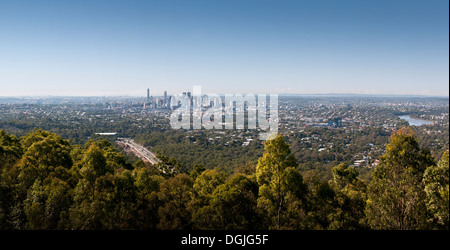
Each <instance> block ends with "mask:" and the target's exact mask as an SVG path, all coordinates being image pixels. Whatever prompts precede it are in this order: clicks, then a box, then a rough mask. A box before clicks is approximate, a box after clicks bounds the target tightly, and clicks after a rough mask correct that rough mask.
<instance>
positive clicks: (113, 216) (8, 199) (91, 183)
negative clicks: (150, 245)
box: [0, 129, 449, 230]
mask: <svg viewBox="0 0 450 250" xmlns="http://www.w3.org/2000/svg"><path fill="white" fill-rule="evenodd" d="M178 139H179V140H185V139H186V138H185V137H180V138H178ZM291 139H292V138H291ZM189 140H190V139H189ZM197 143H199V144H201V143H208V142H204V141H201V140H199V141H197ZM236 147H237V146H236ZM239 147H240V145H239ZM253 147H255V148H257V145H256V144H254V145H253ZM291 149H292V146H290V145H289V144H288V143H287V142H286V139H285V138H283V137H282V136H281V135H279V136H277V137H276V138H275V139H273V140H270V141H266V143H265V152H264V153H262V154H261V155H262V156H261V157H260V158H259V160H258V163H257V164H256V163H254V164H253V163H251V161H246V162H245V163H243V164H241V165H240V166H239V167H238V168H236V169H235V171H231V172H234V174H230V171H228V170H227V169H226V168H223V167H222V166H223V165H221V166H218V167H216V168H211V167H210V166H205V165H202V164H192V166H193V167H192V170H191V171H190V172H189V175H188V174H187V173H188V170H189V169H191V168H190V167H189V168H188V167H186V166H185V165H184V164H182V163H180V162H178V161H177V160H175V158H172V157H169V156H165V155H162V154H160V155H159V158H160V160H161V164H157V165H152V164H150V163H146V162H143V161H141V160H138V161H136V162H134V163H133V164H132V162H128V161H127V158H126V157H125V156H124V155H123V154H122V153H120V152H118V151H117V149H116V148H115V147H114V145H113V144H111V143H110V142H109V141H106V140H99V141H94V140H90V141H88V142H87V143H86V144H85V145H83V146H79V145H75V146H74V145H71V143H69V142H68V141H67V140H64V139H62V138H61V137H60V136H58V135H56V134H53V133H50V132H47V131H43V130H35V131H33V132H32V133H30V134H28V135H26V136H24V137H22V138H21V139H20V140H19V139H17V138H16V137H14V136H10V135H8V134H6V133H5V132H4V131H0V170H1V171H0V229H33V230H35V229H42V230H48V229H83V230H84V229H112V230H125V229H151V230H155V229H163V230H166V229H169V230H178V229H202V230H203V229H208V230H209V229H223V230H248V229H251V230H254V229H256V230H260V229H263V230H264V229H326V230H358V229H368V228H371V229H430V228H431V229H448V226H449V216H448V209H449V206H448V204H449V200H448V197H449V194H448V192H449V191H448V190H449V181H448V176H449V174H448V151H447V152H446V153H444V154H443V156H442V158H441V160H440V161H439V163H438V164H435V163H434V162H433V160H432V157H431V156H430V152H429V151H427V150H423V149H422V148H421V147H420V144H419V143H418V141H417V137H415V136H414V134H413V133H412V131H411V130H408V129H402V130H400V131H397V132H395V133H394V134H393V135H392V136H391V139H390V141H389V144H388V145H387V146H386V152H385V153H384V155H383V156H382V158H381V162H380V165H379V166H378V167H377V168H376V169H375V171H374V172H373V176H372V181H370V182H369V184H368V185H366V182H365V181H364V180H362V178H361V177H360V175H359V171H358V170H357V169H356V168H354V167H349V164H347V162H343V163H342V164H336V165H334V166H331V167H329V166H327V167H326V168H324V169H328V170H327V171H328V172H327V174H323V170H324V169H313V170H305V169H304V172H303V173H302V174H301V173H300V171H299V169H298V164H297V160H296V158H295V157H294V155H293V154H292V151H291ZM230 157H232V156H230ZM234 163H235V162H234ZM234 163H231V164H234ZM223 164H226V162H224V163H223ZM330 164H331V162H330Z"/></svg>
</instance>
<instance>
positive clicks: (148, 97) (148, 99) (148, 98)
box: [147, 89, 150, 102]
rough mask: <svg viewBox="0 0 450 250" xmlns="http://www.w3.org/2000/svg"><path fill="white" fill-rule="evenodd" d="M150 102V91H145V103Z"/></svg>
mask: <svg viewBox="0 0 450 250" xmlns="http://www.w3.org/2000/svg"><path fill="white" fill-rule="evenodd" d="M149 101H150V89H147V102H149Z"/></svg>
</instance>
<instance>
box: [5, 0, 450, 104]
mask: <svg viewBox="0 0 450 250" xmlns="http://www.w3.org/2000/svg"><path fill="white" fill-rule="evenodd" d="M448 9H449V2H448V1H441V0H433V1H404V0H396V1H384V0H382V1H353V0H350V1H330V0H319V1H282V2H280V1H268V0H260V1H237V0H231V1H205V0H197V1H181V0H170V1H95V2H92V1H52V0H46V1H24V0H21V1H7V2H5V1H2V3H1V4H0V29H1V30H2V32H1V35H0V40H1V46H0V55H1V57H0V96H47V95H53V96H122V95H129V96H143V95H145V90H146V89H147V88H150V89H151V92H152V94H155V95H161V94H162V93H163V91H164V90H167V91H168V92H169V93H170V94H177V93H180V92H181V91H186V90H189V89H191V88H192V86H193V85H201V86H202V88H203V91H204V93H220V94H224V93H279V94H327V93H341V94H378V95H379V94H382V95H384V94H389V95H432V96H448V94H449V87H448V83H449V71H448V68H449V47H448V44H449V14H448Z"/></svg>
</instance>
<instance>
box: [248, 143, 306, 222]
mask: <svg viewBox="0 0 450 250" xmlns="http://www.w3.org/2000/svg"><path fill="white" fill-rule="evenodd" d="M296 166H297V162H296V160H295V158H294V156H293V155H292V154H291V150H290V148H289V145H288V144H287V143H286V142H285V140H284V138H283V137H282V136H281V135H278V136H277V137H276V138H275V139H273V140H269V141H266V143H265V153H264V154H263V156H262V157H261V158H260V159H259V160H258V166H257V168H256V178H257V182H258V184H259V198H258V207H259V208H260V210H261V212H262V213H263V214H265V215H266V216H267V218H268V224H269V228H270V229H300V228H301V227H303V225H302V223H301V222H300V221H301V220H302V219H303V218H304V216H305V211H304V209H305V207H306V204H305V202H306V200H305V197H306V193H307V187H306V185H305V184H303V177H302V176H301V174H300V173H299V172H298V170H297V169H296Z"/></svg>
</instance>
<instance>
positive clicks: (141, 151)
mask: <svg viewBox="0 0 450 250" xmlns="http://www.w3.org/2000/svg"><path fill="white" fill-rule="evenodd" d="M117 143H118V144H119V145H120V146H122V147H123V148H124V149H125V150H127V149H128V150H130V151H131V152H132V153H134V154H135V155H136V156H137V157H139V158H140V159H141V160H143V161H148V162H150V163H151V164H153V165H156V164H158V163H159V162H160V160H159V159H158V158H156V155H155V154H154V153H152V152H150V151H149V150H148V149H146V148H145V147H143V146H141V145H139V144H137V143H136V142H134V140H132V139H129V138H118V141H117Z"/></svg>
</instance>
